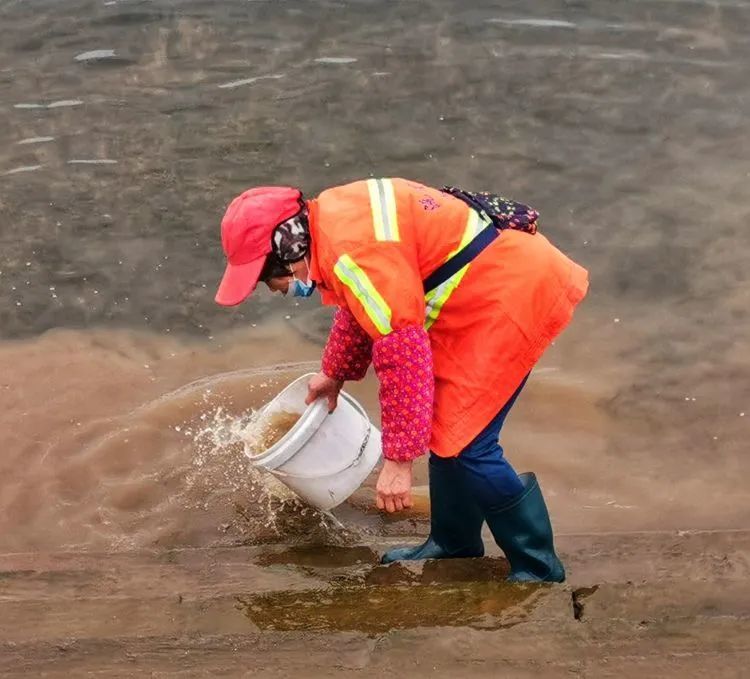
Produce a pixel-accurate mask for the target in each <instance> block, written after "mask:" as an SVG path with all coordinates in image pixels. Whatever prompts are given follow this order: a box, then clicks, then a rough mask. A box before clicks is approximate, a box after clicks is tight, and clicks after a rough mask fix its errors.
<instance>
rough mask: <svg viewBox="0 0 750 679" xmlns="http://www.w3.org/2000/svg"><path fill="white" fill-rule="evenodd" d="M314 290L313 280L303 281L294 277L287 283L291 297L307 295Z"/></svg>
mask: <svg viewBox="0 0 750 679" xmlns="http://www.w3.org/2000/svg"><path fill="white" fill-rule="evenodd" d="M314 290H315V281H307V283H303V282H302V281H301V280H299V279H297V278H294V279H293V280H292V282H291V283H290V284H289V292H290V293H291V295H292V297H309V296H310V295H312V294H313V291H314Z"/></svg>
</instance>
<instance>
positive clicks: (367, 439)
mask: <svg viewBox="0 0 750 679" xmlns="http://www.w3.org/2000/svg"><path fill="white" fill-rule="evenodd" d="M341 396H342V397H343V398H345V399H346V400H347V401H348V402H349V403H350V404H351V405H353V406H355V407H356V408H357V410H359V412H360V414H362V415H363V416H364V417H365V418H366V419H367V431H365V436H364V438H363V439H362V445H360V447H359V452H358V453H357V457H355V458H354V459H353V460H352V461H351V462H350V463H349V464H347V465H346V467H342V468H341V469H338V470H336V471H335V472H326V473H325V474H290V473H289V472H282V471H278V470H276V469H269V470H268V471H269V472H270V473H271V474H273V475H274V476H281V477H283V476H288V477H289V478H294V479H311V480H312V479H322V478H325V477H326V476H336V475H337V474H343V473H344V472H345V471H346V470H347V469H351V468H352V467H356V466H357V465H358V464H359V462H360V460H361V459H362V456H363V455H364V454H365V448H367V444H368V443H369V442H370V433H371V432H372V422H370V418H369V417H367V413H365V411H364V410H363V409H362V407H361V406H360V405H359V403H357V402H356V401H354V400H353V399H350V398H348V397H347V395H346V394H341Z"/></svg>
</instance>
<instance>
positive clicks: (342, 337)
mask: <svg viewBox="0 0 750 679" xmlns="http://www.w3.org/2000/svg"><path fill="white" fill-rule="evenodd" d="M371 361H372V339H371V338H370V336H369V335H368V334H367V333H366V332H365V331H364V330H363V329H362V326H360V324H359V323H357V320H356V319H355V318H354V316H353V315H352V313H351V312H350V311H349V310H348V309H345V308H343V307H339V309H338V311H337V312H336V315H335V316H334V317H333V326H332V327H331V332H330V334H329V336H328V342H326V348H325V350H324V351H323V364H322V369H323V372H324V373H325V374H326V375H328V377H331V378H333V379H334V380H339V381H340V382H346V381H348V380H361V379H362V378H363V377H364V376H365V374H366V373H367V369H368V368H369V367H370V362H371Z"/></svg>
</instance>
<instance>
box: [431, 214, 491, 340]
mask: <svg viewBox="0 0 750 679" xmlns="http://www.w3.org/2000/svg"><path fill="white" fill-rule="evenodd" d="M488 224H489V222H488V221H486V220H485V219H484V217H482V216H480V214H479V213H478V212H477V211H476V210H472V209H469V216H468V219H467V221H466V228H465V229H464V235H463V237H462V238H461V242H460V243H459V245H458V247H457V248H456V249H455V250H454V251H453V252H451V253H450V255H449V256H448V260H450V259H451V258H452V257H453V256H454V255H456V254H457V253H458V252H460V251H461V250H463V249H464V248H465V247H466V246H467V245H468V244H469V243H470V242H471V241H472V240H473V239H474V237H475V236H477V235H478V234H479V233H480V232H481V231H482V229H484V228H485V227H486V226H487V225H488ZM469 266H470V263H469V264H467V265H466V266H465V267H463V268H462V269H459V270H458V271H457V272H456V273H454V274H453V275H452V276H451V277H450V278H449V279H448V280H446V281H443V282H442V283H441V284H440V285H438V286H437V287H436V288H435V289H433V290H430V292H428V293H427V294H426V295H425V323H424V327H425V329H427V330H429V329H430V328H431V327H432V326H433V325H434V323H435V321H436V320H437V319H438V316H439V315H440V312H441V311H442V309H443V306H444V305H445V303H446V302H447V301H448V298H449V297H450V296H451V295H452V294H453V291H454V290H455V289H456V288H457V287H458V285H459V283H460V282H461V280H462V279H463V277H464V276H465V275H466V272H467V271H468V270H469Z"/></svg>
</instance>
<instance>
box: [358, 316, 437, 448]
mask: <svg viewBox="0 0 750 679" xmlns="http://www.w3.org/2000/svg"><path fill="white" fill-rule="evenodd" d="M372 363H373V367H374V368H375V372H376V373H377V376H378V379H379V380H380V408H381V425H382V430H383V457H385V458H386V459H387V460H397V461H399V462H406V461H409V460H413V459H414V458H417V457H419V456H420V455H424V454H425V453H426V452H427V451H428V449H429V445H430V436H431V433H432V404H433V401H434V398H435V378H434V374H433V368H432V348H431V347H430V338H429V337H428V335H427V331H426V330H425V329H424V328H422V327H417V326H412V327H407V328H402V329H401V330H396V331H394V332H392V333H391V334H389V335H386V336H385V337H383V338H382V339H380V340H378V341H377V342H375V345H374V347H373V352H372Z"/></svg>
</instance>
